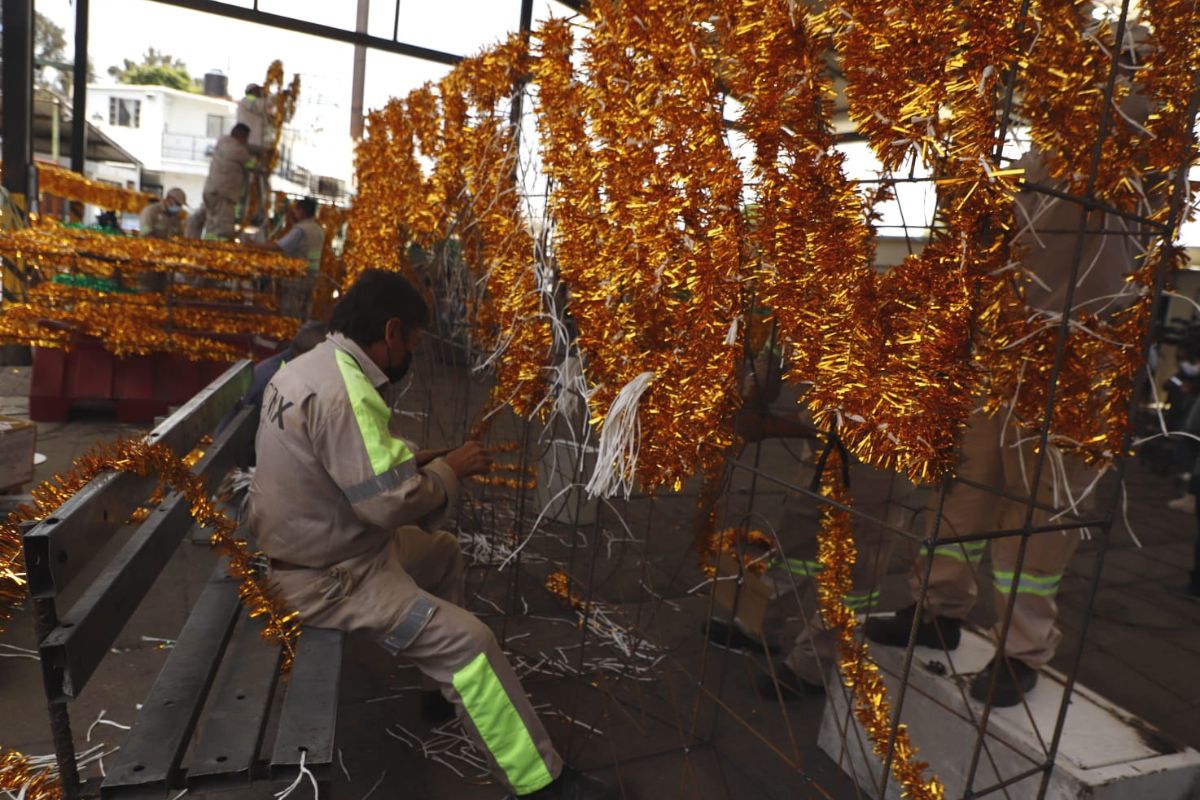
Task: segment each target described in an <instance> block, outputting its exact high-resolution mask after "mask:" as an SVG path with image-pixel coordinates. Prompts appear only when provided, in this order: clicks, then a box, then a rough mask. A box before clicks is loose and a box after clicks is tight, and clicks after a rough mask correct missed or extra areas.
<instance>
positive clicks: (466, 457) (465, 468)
mask: <svg viewBox="0 0 1200 800" xmlns="http://www.w3.org/2000/svg"><path fill="white" fill-rule="evenodd" d="M446 463H447V464H449V465H450V469H452V470H454V474H455V475H457V476H458V479H459V480H462V479H463V478H469V477H471V476H472V475H480V474H482V473H484V472H487V470H488V467H490V466H491V465H492V457H491V456H489V455H488V453H487V451H486V450H484V449H483V445H481V444H480V443H479V442H467V443H466V444H464V445H463V446H462V447H459V448H458V449H456V450H451V451H450V452H449V453H447V454H446Z"/></svg>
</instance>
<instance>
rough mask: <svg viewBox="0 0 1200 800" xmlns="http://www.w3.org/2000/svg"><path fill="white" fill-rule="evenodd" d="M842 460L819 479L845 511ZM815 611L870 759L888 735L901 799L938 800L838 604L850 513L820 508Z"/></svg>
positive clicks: (850, 554) (846, 587)
mask: <svg viewBox="0 0 1200 800" xmlns="http://www.w3.org/2000/svg"><path fill="white" fill-rule="evenodd" d="M841 468H842V459H841V456H840V455H839V454H838V453H837V452H836V451H834V452H831V453H830V454H829V459H828V461H827V462H826V464H825V470H824V472H823V473H822V475H821V494H822V496H824V497H827V498H829V499H830V500H834V501H836V502H838V503H841V504H843V505H850V503H851V502H852V499H851V497H850V492H849V491H848V490H847V489H846V488H845V487H844V486H843V485H842V482H841V480H842V469H841ZM817 557H818V560H819V561H820V563H821V569H820V571H819V572H817V577H816V583H817V605H818V608H819V610H820V614H821V620H822V622H823V623H824V625H825V627H826V628H827V629H828V630H831V631H834V633H835V634H836V636H837V647H838V670H839V674H840V675H841V677H842V681H843V682H844V684H845V686H846V687H847V688H848V689H849V690H850V691H851V693H852V694H853V696H854V716H855V717H856V718H857V719H858V721H859V723H860V724H861V725H862V727H863V730H865V731H866V732H867V735H868V736H869V737H870V739H871V746H872V749H873V750H874V752H875V755H876V756H877V757H878V758H879V759H880V760H881V761H882V760H884V759H885V758H886V757H887V754H888V745H889V742H890V741H892V737H893V735H894V737H895V741H894V745H893V753H892V775H893V776H894V777H895V779H896V781H897V783H899V784H900V787H901V790H902V792H901V796H902V797H905V798H909V800H942V798H943V797H944V796H945V787H943V786H942V783H941V782H940V781H939V780H938V779H937V778H936V777H928V778H926V776H925V772H926V770H928V768H929V765H928V764H927V763H925V762H923V761H920V760H918V759H917V749H916V747H915V746H914V745H913V744H912V742H911V740H910V739H909V736H908V730H907V727H906V726H905V725H904V724H903V723H898V724H897V725H896V728H895V730H894V731H893V729H892V711H891V704H890V703H889V702H888V691H887V686H886V685H885V684H884V682H883V678H882V677H880V674H879V668H878V667H877V666H876V665H875V662H874V661H872V660H871V657H870V653H869V651H868V649H867V644H866V642H864V641H861V640H860V639H859V638H858V636H856V634H855V631H856V630H857V629H858V624H859V623H858V617H857V616H855V613H854V611H853V610H851V609H850V608H849V607H847V606H846V604H845V601H844V600H843V598H844V597H846V596H847V595H848V594H850V592H851V590H852V589H853V580H852V577H851V569H852V568H853V567H854V562H855V560H856V559H857V557H858V552H857V549H856V547H855V545H854V536H853V533H852V531H851V525H850V512H849V511H845V510H843V509H840V508H836V507H834V506H830V505H826V506H824V507H823V508H822V510H821V530H820V533H818V535H817Z"/></svg>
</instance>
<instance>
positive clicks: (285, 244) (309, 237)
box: [248, 197, 325, 318]
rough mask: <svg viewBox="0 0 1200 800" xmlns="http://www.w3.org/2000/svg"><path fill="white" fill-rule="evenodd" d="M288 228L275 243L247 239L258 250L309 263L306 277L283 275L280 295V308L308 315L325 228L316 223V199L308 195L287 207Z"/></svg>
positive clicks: (288, 313) (285, 312)
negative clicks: (301, 259)
mask: <svg viewBox="0 0 1200 800" xmlns="http://www.w3.org/2000/svg"><path fill="white" fill-rule="evenodd" d="M287 216H288V219H289V221H291V223H292V227H291V230H289V231H288V232H287V233H285V234H284V235H283V236H281V237H279V239H277V240H276V241H274V242H249V243H248V244H250V246H251V247H257V248H258V249H259V250H273V251H275V252H277V253H282V254H283V255H285V256H288V257H289V258H303V259H304V260H305V261H306V262H308V275H307V277H305V278H285V279H284V280H283V282H282V283H283V286H282V291H281V293H280V298H279V311H280V313H281V314H287V315H288V316H293V317H301V318H304V317H307V316H308V311H309V299H310V296H311V295H312V287H313V283H314V282H315V281H316V277H317V271H318V270H319V269H320V268H321V252H322V251H323V250H324V249H325V230H324V229H323V228H322V227H321V226H320V225H318V224H317V221H316V219H315V217H316V216H317V201H316V200H314V199H313V198H311V197H305V198H303V199H302V200H297V201H296V202H294V203H292V204H291V205H290V206H288V210H287Z"/></svg>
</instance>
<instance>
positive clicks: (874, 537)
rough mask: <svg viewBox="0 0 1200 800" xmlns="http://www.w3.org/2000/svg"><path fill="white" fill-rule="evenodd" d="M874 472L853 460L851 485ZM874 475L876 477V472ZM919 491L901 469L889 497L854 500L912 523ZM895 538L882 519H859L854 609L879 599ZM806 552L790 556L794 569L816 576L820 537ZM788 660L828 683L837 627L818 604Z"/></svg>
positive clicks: (865, 609) (891, 520)
mask: <svg viewBox="0 0 1200 800" xmlns="http://www.w3.org/2000/svg"><path fill="white" fill-rule="evenodd" d="M873 472H874V470H873V469H872V468H871V467H867V466H865V465H863V464H857V463H856V464H852V465H851V467H850V485H851V489H852V490H853V487H854V485H855V484H859V485H861V484H862V483H863V482H864V481H865V480H867V479H868V476H870V475H871V473H873ZM875 477H876V478H877V475H876V476H875ZM806 479H808V480H811V477H810V476H806ZM916 497H917V490H916V489H915V488H914V487H913V485H912V484H911V483H910V482H909V481H908V480H907V479H905V478H904V477H902V476H900V475H896V476H895V477H894V479H893V483H892V484H891V491H890V497H889V496H880V497H862V498H859V497H855V502H854V505H855V508H858V509H859V510H861V511H863V512H864V513H866V514H869V515H870V516H872V517H874V518H875V519H882V520H884V521H885V522H886V523H887V524H889V525H893V526H896V527H903V528H905V529H907V526H908V525H909V523H910V521H911V518H912V515H913V509H912V505H913V503H914V502H915V498H916ZM895 540H896V534H894V533H891V532H889V531H887V530H885V529H884V528H882V527H880V526H879V525H877V524H873V523H867V522H860V521H856V522H855V524H854V545H855V549H856V550H857V552H858V557H857V558H856V559H855V560H854V566H853V567H852V568H851V570H850V581H851V584H850V592H849V593H848V594H846V595H845V596H843V597H842V602H843V603H845V604H846V605H847V606H849V607H850V608H851V609H852V610H854V611H855V612H858V613H869V612H870V611H871V609H873V608H874V607H875V606H876V605H878V602H879V581H880V579H881V578H882V577H883V575H884V574H885V573H886V572H887V565H888V561H889V560H890V559H891V554H892V547H893V545H894V543H895ZM802 555H803V557H802V558H800V559H796V558H789V559H788V562H789V571H790V572H792V574H793V575H800V574H802V573H805V572H807V573H808V574H809V575H810V577H813V578H815V577H816V574H817V573H818V572H819V568H820V565H819V564H818V563H817V561H816V542H815V541H814V542H813V547H812V551H811V554H809V553H808V548H805V549H804V551H803V554H802ZM784 663H785V664H786V665H787V667H788V669H790V670H791V671H792V672H793V673H794V674H795V675H797V676H799V677H800V678H801V679H803V680H805V681H807V682H809V683H812V684H817V685H821V684H823V683H824V680H825V676H826V675H827V674H828V673H829V668H830V665H832V664H835V663H837V635H836V631H834V630H831V629H830V628H828V627H826V625H825V622H824V620H822V619H821V613H820V611H819V610H818V611H814V612H813V613H812V615H811V616H809V617H808V619H806V620H805V622H804V627H803V628H801V629H800V632H799V634H797V636H796V639H795V642H794V643H793V645H792V649H791V651H790V652H789V653H788V654H787V656H786V657H785V658H784Z"/></svg>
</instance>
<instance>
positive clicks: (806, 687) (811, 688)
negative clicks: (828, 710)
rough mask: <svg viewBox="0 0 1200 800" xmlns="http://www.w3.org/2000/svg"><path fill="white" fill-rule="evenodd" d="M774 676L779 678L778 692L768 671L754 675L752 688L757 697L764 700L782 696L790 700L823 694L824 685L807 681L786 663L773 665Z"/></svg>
mask: <svg viewBox="0 0 1200 800" xmlns="http://www.w3.org/2000/svg"><path fill="white" fill-rule="evenodd" d="M775 677H776V678H777V679H778V680H779V691H778V692H776V690H775V681H773V680H771V675H770V673H760V674H759V675H756V676H755V677H754V688H755V689H756V690H758V696H759V697H761V698H763V699H764V700H778V699H779V698H781V697H782V698H783V700H784V702H791V701H792V700H799V699H800V698H802V697H814V696H816V695H822V694H825V687H824V686H822V685H821V684H819V683H809V682H808V681H806V680H804V679H803V678H801V677H800V676H799V675H797V674H796V673H794V672H792V670H791V669H790V668H789V667H788V665H787V664H776V665H775Z"/></svg>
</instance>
